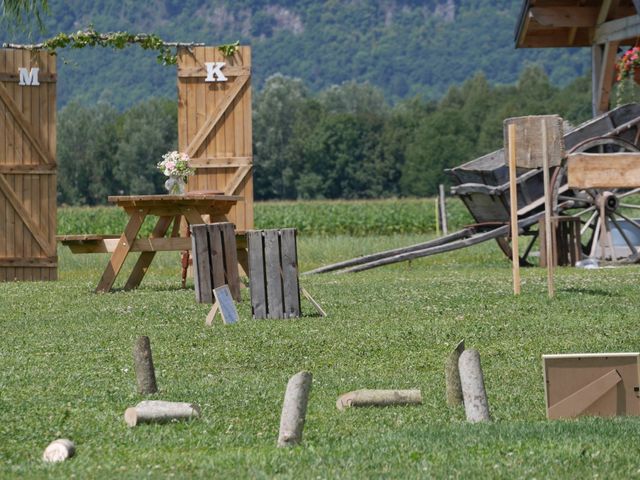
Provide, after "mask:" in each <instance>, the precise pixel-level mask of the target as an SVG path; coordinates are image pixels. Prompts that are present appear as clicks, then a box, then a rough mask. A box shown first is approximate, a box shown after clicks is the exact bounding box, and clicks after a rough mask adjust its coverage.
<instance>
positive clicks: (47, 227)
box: [0, 49, 57, 281]
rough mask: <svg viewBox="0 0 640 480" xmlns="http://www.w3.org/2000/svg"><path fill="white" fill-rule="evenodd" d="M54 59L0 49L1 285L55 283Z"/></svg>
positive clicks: (40, 54)
mask: <svg viewBox="0 0 640 480" xmlns="http://www.w3.org/2000/svg"><path fill="white" fill-rule="evenodd" d="M55 152H56V60H55V57H54V56H52V55H49V54H47V53H46V52H41V51H40V52H30V51H28V50H11V49H0V281H13V280H55V279H56V278H57V257H56V239H55V234H56V154H55Z"/></svg>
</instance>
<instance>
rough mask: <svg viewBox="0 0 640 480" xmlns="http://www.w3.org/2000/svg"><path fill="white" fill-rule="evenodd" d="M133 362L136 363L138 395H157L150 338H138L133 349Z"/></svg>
mask: <svg viewBox="0 0 640 480" xmlns="http://www.w3.org/2000/svg"><path fill="white" fill-rule="evenodd" d="M133 361H134V363H135V370H136V381H137V382H138V393H139V394H140V395H146V394H149V393H156V392H157V391H158V386H157V385H156V372H155V370H154V368H153V358H152V357H151V342H150V340H149V337H146V336H142V337H138V339H137V340H136V343H135V345H134V347H133Z"/></svg>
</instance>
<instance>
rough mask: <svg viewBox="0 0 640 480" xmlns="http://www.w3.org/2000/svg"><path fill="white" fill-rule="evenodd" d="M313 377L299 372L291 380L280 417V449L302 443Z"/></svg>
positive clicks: (307, 373)
mask: <svg viewBox="0 0 640 480" xmlns="http://www.w3.org/2000/svg"><path fill="white" fill-rule="evenodd" d="M311 382H312V375H311V373H309V372H299V373H296V374H295V375H294V376H293V377H291V378H290V379H289V382H288V383H287V390H286V392H285V394H284V402H283V404H282V415H281V416H280V433H279V434H278V447H290V446H293V445H296V444H298V443H300V442H301V441H302V431H303V429H304V420H305V417H306V415H307V402H308V400H309V391H310V390H311Z"/></svg>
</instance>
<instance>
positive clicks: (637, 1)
mask: <svg viewBox="0 0 640 480" xmlns="http://www.w3.org/2000/svg"><path fill="white" fill-rule="evenodd" d="M633 6H634V7H635V9H636V12H637V14H638V15H640V0H633Z"/></svg>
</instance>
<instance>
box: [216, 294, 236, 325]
mask: <svg viewBox="0 0 640 480" xmlns="http://www.w3.org/2000/svg"><path fill="white" fill-rule="evenodd" d="M213 295H214V296H215V298H216V302H218V305H219V308H220V314H221V315H222V321H223V322H224V323H225V324H226V325H231V324H233V323H236V322H237V321H238V310H236V304H235V303H233V297H232V296H231V290H229V286H228V285H222V286H221V287H218V288H215V289H214V290H213Z"/></svg>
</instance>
